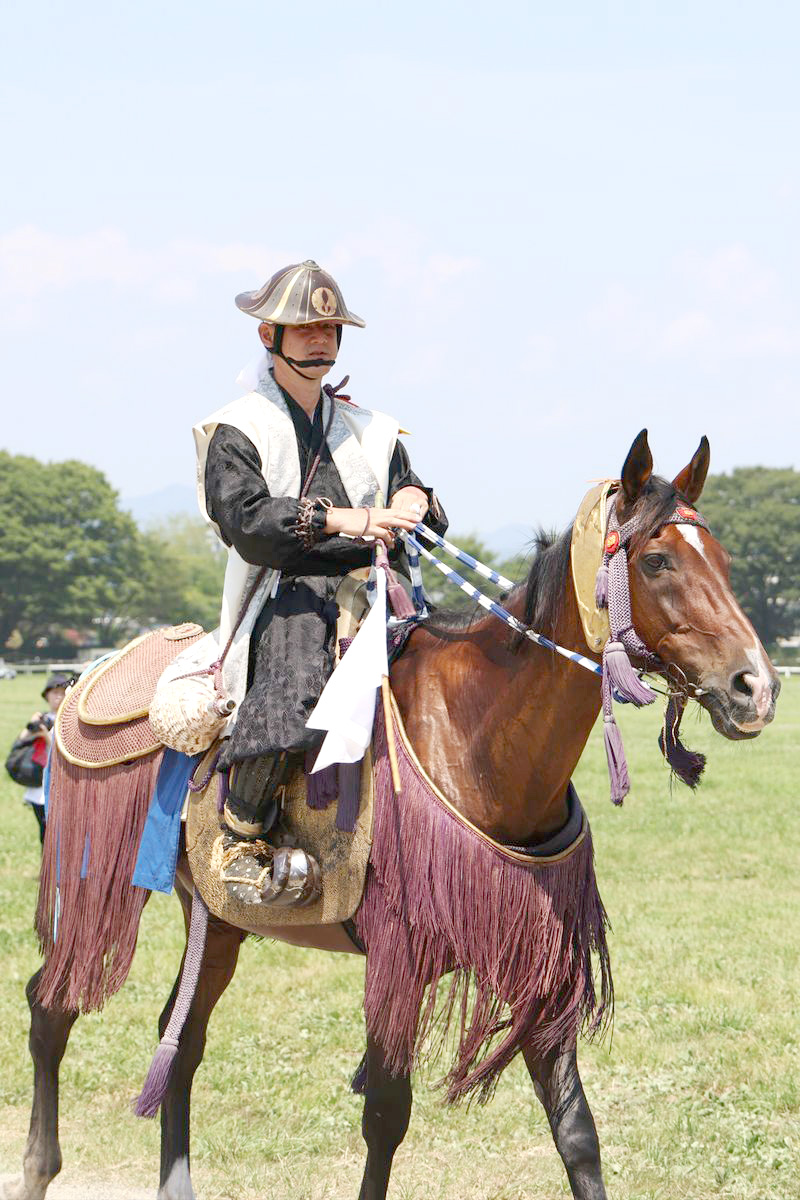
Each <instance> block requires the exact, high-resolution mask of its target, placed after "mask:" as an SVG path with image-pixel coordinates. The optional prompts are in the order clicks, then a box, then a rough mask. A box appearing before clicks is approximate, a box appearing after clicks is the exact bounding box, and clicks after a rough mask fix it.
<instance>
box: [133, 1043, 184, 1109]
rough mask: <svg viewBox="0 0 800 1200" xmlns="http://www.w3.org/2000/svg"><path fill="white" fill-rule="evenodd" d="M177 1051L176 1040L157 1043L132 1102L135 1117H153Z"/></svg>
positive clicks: (163, 1093)
mask: <svg viewBox="0 0 800 1200" xmlns="http://www.w3.org/2000/svg"><path fill="white" fill-rule="evenodd" d="M177 1053H178V1043H177V1041H174V1042H173V1041H170V1042H165V1041H162V1042H160V1043H159V1046H158V1049H157V1050H156V1052H155V1054H154V1055H153V1061H152V1062H151V1063H150V1070H149V1071H148V1072H147V1078H146V1079H145V1081H144V1086H143V1087H142V1090H141V1092H140V1093H139V1095H138V1097H137V1098H136V1100H135V1101H134V1103H133V1111H134V1113H135V1114H136V1116H137V1117H154V1116H155V1115H156V1113H157V1112H158V1110H159V1108H160V1107H161V1101H162V1100H163V1099H164V1096H165V1095H166V1091H167V1085H168V1083H169V1077H170V1074H171V1072H172V1064H173V1063H174V1061H175V1055H176V1054H177Z"/></svg>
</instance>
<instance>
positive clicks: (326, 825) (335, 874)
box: [186, 746, 374, 937]
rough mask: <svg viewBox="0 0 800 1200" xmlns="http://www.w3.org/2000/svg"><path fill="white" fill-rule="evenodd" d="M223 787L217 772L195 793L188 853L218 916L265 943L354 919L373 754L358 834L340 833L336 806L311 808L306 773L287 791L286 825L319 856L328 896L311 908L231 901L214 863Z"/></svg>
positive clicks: (204, 767)
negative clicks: (274, 931) (281, 928)
mask: <svg viewBox="0 0 800 1200" xmlns="http://www.w3.org/2000/svg"><path fill="white" fill-rule="evenodd" d="M217 749H218V746H212V747H211V749H210V750H208V752H207V753H206V755H205V756H204V758H203V760H202V762H201V763H200V764H199V766H198V767H197V770H196V771H195V779H196V780H197V781H201V780H202V779H204V778H205V776H206V775H207V774H208V770H209V766H210V765H211V764H212V763H213V760H214V757H215V756H216V753H217ZM221 782H222V776H221V775H220V774H219V773H218V772H216V771H212V773H211V778H210V780H209V782H208V784H207V785H206V787H205V788H203V790H202V791H201V792H190V793H189V807H188V812H187V816H186V851H187V854H188V856H189V865H190V866H191V869H192V876H193V878H194V882H195V885H196V887H197V890H198V891H199V892H200V895H201V896H202V897H203V899H204V900H205V902H206V904H207V905H208V907H209V909H210V910H211V912H212V913H213V914H214V916H216V917H220V918H221V919H222V920H223V921H227V922H228V924H229V925H237V926H240V927H245V928H247V929H249V930H251V931H253V932H257V933H262V934H263V935H264V936H265V937H268V936H269V931H270V927H271V926H274V925H335V924H338V923H339V922H340V921H346V920H347V918H348V917H351V916H352V915H353V913H354V912H355V911H356V909H357V908H358V905H359V903H360V901H361V894H362V892H363V890H364V880H365V878H366V874H367V863H368V862H369V852H370V846H371V844H372V812H373V799H374V794H373V793H374V789H373V781H372V756H371V754H370V751H369V750H368V751H367V753H366V755H365V756H364V764H363V767H362V771H361V800H360V804H359V810H358V818H357V820H356V823H355V828H354V830H353V832H352V833H347V832H344V831H343V830H341V829H337V828H336V801H334V802H333V803H332V804H330V805H328V807H327V808H324V809H311V808H309V807H308V805H307V804H306V784H305V775H303V774H302V772H298V773H297V774H296V775H295V776H294V777H293V778H292V779H291V780H290V782H289V785H288V787H287V789H286V799H285V802H284V811H283V823H284V824H285V825H286V827H287V829H288V830H289V832H290V833H291V834H292V835H293V836H294V837H295V838H296V839H297V842H298V844H299V845H300V846H302V847H303V849H304V850H307V851H308V852H309V854H313V855H314V857H315V858H316V860H317V862H318V863H319V865H320V869H321V871H322V895H321V896H320V898H319V899H318V900H315V901H314V903H313V904H310V905H309V906H308V907H307V908H280V907H278V906H276V905H273V904H262V905H254V904H242V903H240V902H239V901H238V900H235V899H233V898H232V897H231V896H229V895H228V889H227V887H226V886H225V884H224V883H223V882H222V880H221V879H220V877H219V869H218V867H217V866H216V864H215V862H214V859H215V854H214V850H215V845H216V844H217V843H218V839H219V837H220V835H221V825H220V818H219V815H218V811H217V800H218V796H219V788H220V784H221Z"/></svg>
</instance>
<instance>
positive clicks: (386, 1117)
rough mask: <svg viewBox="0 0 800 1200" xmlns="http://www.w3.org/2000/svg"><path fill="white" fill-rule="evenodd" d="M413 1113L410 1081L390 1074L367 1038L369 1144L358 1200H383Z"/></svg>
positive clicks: (364, 1120) (378, 1050)
mask: <svg viewBox="0 0 800 1200" xmlns="http://www.w3.org/2000/svg"><path fill="white" fill-rule="evenodd" d="M410 1116H411V1080H410V1078H409V1077H408V1075H390V1074H389V1071H388V1070H387V1068H386V1065H385V1063H384V1058H383V1051H382V1050H381V1048H380V1047H379V1046H378V1045H377V1043H376V1042H374V1041H373V1040H372V1038H368V1039H367V1086H366V1089H365V1097H364V1116H363V1118H362V1121H361V1131H362V1133H363V1135H364V1141H365V1142H366V1143H367V1165H366V1167H365V1169H364V1179H363V1182H362V1184H361V1191H360V1192H359V1200H384V1198H385V1196H386V1189H387V1188H388V1186H389V1173H390V1172H391V1169H392V1159H393V1158H394V1153H395V1150H396V1149H397V1147H398V1146H399V1145H400V1143H401V1142H402V1140H403V1138H404V1137H405V1136H406V1130H407V1129H408V1121H409V1117H410Z"/></svg>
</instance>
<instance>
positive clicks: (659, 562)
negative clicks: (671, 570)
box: [642, 554, 669, 575]
mask: <svg viewBox="0 0 800 1200" xmlns="http://www.w3.org/2000/svg"><path fill="white" fill-rule="evenodd" d="M642 564H643V566H644V567H645V569H646V570H647V571H649V572H650V573H651V574H653V575H654V574H655V573H656V572H657V571H665V570H666V569H667V567H668V566H669V559H668V558H667V556H666V555H665V554H645V555H644V557H643V558H642Z"/></svg>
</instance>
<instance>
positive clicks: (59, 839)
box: [36, 745, 162, 1012]
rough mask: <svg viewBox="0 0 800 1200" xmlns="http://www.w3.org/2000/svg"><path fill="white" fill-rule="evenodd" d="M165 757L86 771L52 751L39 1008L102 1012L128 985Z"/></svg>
mask: <svg viewBox="0 0 800 1200" xmlns="http://www.w3.org/2000/svg"><path fill="white" fill-rule="evenodd" d="M161 753H162V752H161V751H157V752H156V753H154V754H149V755H147V756H146V757H144V758H139V759H136V760H135V761H133V762H128V763H122V764H120V765H118V766H108V767H100V768H93V769H89V768H86V767H79V766H76V765H74V764H73V763H71V762H69V761H68V760H67V759H66V758H65V757H64V755H63V754H62V753H61V751H60V750H59V749H58V747H57V745H54V746H53V752H52V756H51V760H50V787H49V795H48V808H47V827H46V828H47V832H46V836H45V842H44V853H43V859H42V873H41V880H40V884H39V904H38V908H37V912H36V929H37V932H38V934H39V942H40V945H41V948H42V953H43V955H44V958H45V963H44V968H43V971H42V975H41V979H40V981H39V986H38V991H37V999H38V1001H39V1003H40V1004H42V1005H44V1006H45V1007H52V1006H55V1007H58V1008H61V1009H64V1010H71V1011H78V1010H80V1011H82V1012H90V1011H92V1010H93V1009H99V1008H101V1007H102V1005H103V1004H104V1002H105V1000H106V999H107V998H108V997H109V996H111V995H113V994H114V992H116V991H118V989H119V988H120V987H121V986H122V984H123V983H124V982H125V979H126V978H127V975H128V971H129V970H130V965H131V961H132V959H133V952H134V950H135V948H136V935H137V931H138V928H139V919H140V917H141V915H142V909H143V908H144V905H145V902H146V901H147V897H148V896H149V894H150V893H149V892H148V891H147V890H146V889H145V888H140V887H136V886H134V885H133V883H132V876H133V870H134V866H135V863H136V855H137V853H138V849H139V842H140V840H141V837H142V831H143V829H144V823H145V820H146V818H147V811H148V807H149V803H150V797H151V796H152V794H153V791H154V788H155V783H156V777H157V775H158V769H159V766H160V763H161Z"/></svg>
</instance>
